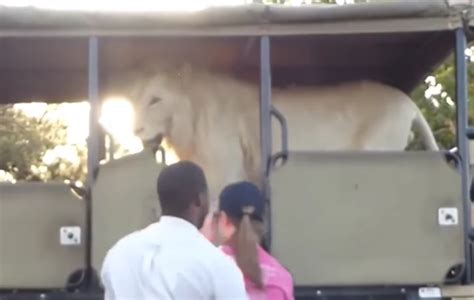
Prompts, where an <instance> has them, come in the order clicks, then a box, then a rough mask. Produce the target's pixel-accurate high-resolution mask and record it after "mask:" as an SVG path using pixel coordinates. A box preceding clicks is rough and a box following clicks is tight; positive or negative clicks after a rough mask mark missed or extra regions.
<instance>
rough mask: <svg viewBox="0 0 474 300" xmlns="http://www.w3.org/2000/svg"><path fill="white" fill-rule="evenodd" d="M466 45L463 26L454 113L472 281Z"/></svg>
mask: <svg viewBox="0 0 474 300" xmlns="http://www.w3.org/2000/svg"><path fill="white" fill-rule="evenodd" d="M466 47H467V42H466V36H465V33H464V29H463V28H458V29H457V30H456V114H457V124H456V126H457V130H456V131H457V144H458V149H459V155H460V156H461V161H462V195H463V210H464V224H463V225H464V251H465V263H466V281H467V282H468V283H470V282H472V261H471V249H470V241H469V232H470V230H471V217H472V216H471V200H470V193H469V190H470V186H471V178H470V177H471V176H470V158H469V140H468V138H467V133H466V132H467V128H468V106H467V99H468V98H467V61H466V55H465V50H466Z"/></svg>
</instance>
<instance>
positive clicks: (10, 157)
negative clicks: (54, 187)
mask: <svg viewBox="0 0 474 300" xmlns="http://www.w3.org/2000/svg"><path fill="white" fill-rule="evenodd" d="M48 151H50V153H48ZM51 151H53V152H54V151H56V152H61V153H63V154H66V155H68V156H69V157H71V156H73V157H76V156H77V158H78V159H76V160H75V161H74V160H68V159H65V158H64V157H63V158H62V157H61V155H59V157H54V153H52V152H51ZM67 152H69V153H67ZM47 154H49V156H50V157H51V158H50V159H49V161H45V159H44V158H45V155H47ZM71 154H72V155H71ZM85 157H86V149H85V148H84V147H80V146H77V145H67V128H66V126H65V125H64V124H63V123H61V122H59V121H51V120H49V119H48V118H47V112H45V114H44V115H43V116H41V117H39V118H35V117H29V116H27V115H25V113H23V112H22V111H21V110H18V109H15V108H14V107H13V106H12V105H4V106H0V170H3V172H1V173H2V174H3V175H5V174H8V175H9V177H10V178H13V179H14V180H27V181H50V180H66V179H68V180H71V181H77V180H81V181H83V180H84V176H85ZM0 181H1V178H0Z"/></svg>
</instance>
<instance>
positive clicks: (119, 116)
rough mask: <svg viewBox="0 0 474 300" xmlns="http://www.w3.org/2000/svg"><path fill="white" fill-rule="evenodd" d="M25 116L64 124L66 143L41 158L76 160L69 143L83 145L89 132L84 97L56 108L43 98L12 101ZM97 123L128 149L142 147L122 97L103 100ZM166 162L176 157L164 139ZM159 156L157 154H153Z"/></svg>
mask: <svg viewBox="0 0 474 300" xmlns="http://www.w3.org/2000/svg"><path fill="white" fill-rule="evenodd" d="M14 107H15V108H16V109H19V110H21V111H22V112H23V113H24V114H25V115H27V116H28V117H33V118H41V117H44V118H47V119H49V120H51V121H62V122H64V123H65V125H66V126H67V145H65V146H61V147H59V146H58V147H56V148H55V149H51V150H50V151H47V152H46V153H45V156H44V158H43V161H44V162H45V163H46V164H51V163H54V162H55V161H57V160H58V159H66V160H69V161H71V162H74V163H76V162H77V159H78V157H76V156H77V155H76V154H74V153H73V152H72V151H71V149H72V148H71V145H86V143H87V137H88V136H89V110H90V106H89V103H88V102H87V101H82V102H76V103H62V104H58V105H57V107H56V109H54V110H48V105H47V104H46V103H43V102H34V103H21V104H15V106H14ZM99 123H100V125H101V126H102V127H103V128H104V129H105V131H106V132H107V133H108V134H109V135H110V136H111V137H112V138H113V140H114V142H115V144H118V145H120V146H121V147H122V148H124V149H126V150H127V152H128V153H131V154H133V153H138V152H140V151H142V150H143V144H142V142H141V140H140V139H139V138H138V137H137V136H135V135H134V134H133V123H134V110H133V106H132V104H131V103H130V101H128V100H127V99H125V98H110V99H106V100H105V101H104V102H103V105H102V109H101V115H100V118H99ZM162 146H163V148H164V149H165V154H166V156H165V159H166V163H168V164H169V163H175V162H177V161H179V157H178V156H177V154H176V152H175V151H174V150H173V147H172V146H171V145H170V144H169V143H168V142H167V141H166V140H164V142H163V144H162ZM157 157H159V155H157Z"/></svg>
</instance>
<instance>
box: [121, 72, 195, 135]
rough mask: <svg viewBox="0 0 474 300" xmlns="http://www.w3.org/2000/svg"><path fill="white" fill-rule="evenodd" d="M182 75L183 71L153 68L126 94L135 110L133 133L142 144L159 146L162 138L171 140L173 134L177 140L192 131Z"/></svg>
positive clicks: (183, 75)
mask: <svg viewBox="0 0 474 300" xmlns="http://www.w3.org/2000/svg"><path fill="white" fill-rule="evenodd" d="M149 72H151V71H149ZM186 72H187V71H186V69H185V68H184V69H183V68H179V69H174V70H172V69H169V68H168V69H163V68H155V69H153V71H152V73H148V76H146V79H140V80H138V81H137V82H136V84H134V87H133V89H132V91H131V93H130V98H131V101H132V103H133V105H134V108H135V126H134V131H135V134H136V135H137V136H138V137H139V138H140V139H141V140H142V141H143V142H144V143H146V144H150V143H152V144H154V143H160V142H161V140H162V138H164V137H168V138H172V135H173V133H175V131H176V130H178V131H179V135H180V136H182V135H183V134H185V133H184V132H183V131H186V130H187V131H192V128H187V127H192V126H191V125H190V124H191V123H190V122H192V121H191V120H190V118H191V115H192V110H191V108H190V107H191V101H190V99H189V98H188V96H187V94H186V89H185V85H186V76H187V75H186ZM176 124H178V125H179V128H177V126H178V125H176ZM183 126H184V127H186V128H183ZM177 134H178V133H177ZM175 135H176V134H175Z"/></svg>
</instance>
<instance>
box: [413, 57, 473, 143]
mask: <svg viewBox="0 0 474 300" xmlns="http://www.w3.org/2000/svg"><path fill="white" fill-rule="evenodd" d="M468 71H469V74H468V78H469V79H470V80H469V81H468V95H469V96H470V97H472V95H474V82H473V81H472V78H474V63H473V62H470V61H469V68H468ZM432 76H433V79H434V80H433V81H432V82H427V83H425V84H421V85H420V86H419V87H418V88H417V89H416V90H415V91H414V92H413V94H412V95H411V97H412V99H413V100H414V101H415V103H416V104H417V105H418V107H419V108H420V110H421V111H422V112H423V114H424V116H425V118H426V119H427V121H428V123H429V124H430V126H431V128H432V130H433V133H434V134H435V137H436V140H437V141H438V143H439V144H440V146H441V147H442V148H445V149H450V148H453V147H455V145H456V107H455V106H454V105H453V104H454V101H455V99H456V86H455V84H456V78H455V64H454V57H453V56H451V57H449V58H448V59H447V60H446V61H445V62H444V63H443V64H442V65H441V66H440V67H439V68H438V69H437V70H436V71H435V72H434V74H433V75H432ZM438 84H439V86H438V88H439V89H438V90H439V92H440V93H438V94H435V95H427V96H429V97H428V99H427V98H426V97H425V92H426V90H427V89H429V88H434V87H436V86H437V85H438ZM436 104H437V105H436ZM468 117H469V123H470V124H473V122H474V105H473V102H472V101H469V102H468ZM416 137H417V138H415V140H414V141H413V142H412V143H411V145H410V149H421V148H422V144H421V141H420V139H419V138H418V135H416Z"/></svg>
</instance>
